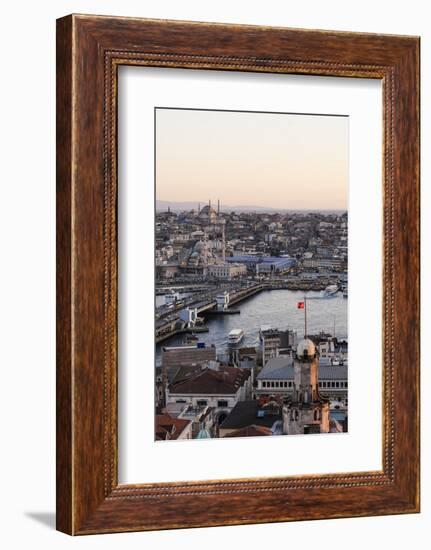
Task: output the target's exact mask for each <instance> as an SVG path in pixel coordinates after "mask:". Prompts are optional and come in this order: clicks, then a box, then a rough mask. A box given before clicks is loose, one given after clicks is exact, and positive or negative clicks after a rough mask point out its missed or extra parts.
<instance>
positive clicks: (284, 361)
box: [257, 355, 347, 380]
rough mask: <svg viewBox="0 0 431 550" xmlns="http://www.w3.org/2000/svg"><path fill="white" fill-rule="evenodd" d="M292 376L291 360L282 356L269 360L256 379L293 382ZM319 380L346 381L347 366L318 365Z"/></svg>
mask: <svg viewBox="0 0 431 550" xmlns="http://www.w3.org/2000/svg"><path fill="white" fill-rule="evenodd" d="M293 376H294V373H293V359H292V358H291V357H289V356H286V355H284V356H280V357H274V358H273V359H270V360H269V361H268V362H267V364H266V365H265V366H264V368H263V369H262V370H261V371H260V373H259V374H258V376H257V379H258V380H293ZM319 380H347V365H329V364H319Z"/></svg>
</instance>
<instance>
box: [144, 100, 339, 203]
mask: <svg viewBox="0 0 431 550" xmlns="http://www.w3.org/2000/svg"><path fill="white" fill-rule="evenodd" d="M155 116H156V179H157V193H156V194H157V200H159V201H167V202H173V203H177V202H178V203H180V202H187V203H191V202H194V203H196V205H197V204H198V203H199V202H200V203H201V204H202V205H203V204H207V203H208V199H209V198H211V199H213V200H214V199H215V198H217V197H222V205H224V206H225V207H226V206H228V207H234V206H237V207H239V206H242V205H244V206H243V207H250V208H260V209H264V208H267V209H271V210H275V209H276V208H279V209H280V210H347V191H348V185H347V184H348V117H338V116H337V117H335V116H330V115H305V114H288V113H286V114H280V113H261V112H251V113H250V112H242V111H210V110H208V111H205V110H192V109H164V108H157V109H156V115H155ZM263 190H264V193H263V192H262V191H263ZM204 197H208V199H204V200H199V199H203V198H204ZM244 197H246V200H244ZM196 199H197V200H196ZM274 205H277V207H275V206H274ZM213 206H215V204H214V203H213Z"/></svg>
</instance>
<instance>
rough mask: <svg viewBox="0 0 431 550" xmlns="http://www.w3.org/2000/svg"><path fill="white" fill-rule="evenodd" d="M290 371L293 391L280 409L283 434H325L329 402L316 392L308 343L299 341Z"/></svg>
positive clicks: (315, 361)
mask: <svg viewBox="0 0 431 550" xmlns="http://www.w3.org/2000/svg"><path fill="white" fill-rule="evenodd" d="M293 369H294V381H293V382H294V384H293V392H292V394H291V395H290V396H289V398H288V399H287V402H286V404H285V405H284V406H283V433H284V434H286V435H295V434H296V435H297V434H308V433H328V432H329V430H330V424H329V400H328V399H326V398H323V397H321V395H320V393H319V386H318V380H319V378H318V370H319V360H318V355H317V351H316V347H315V345H314V343H313V341H312V340H310V339H308V338H306V339H304V340H301V341H300V342H299V344H298V346H297V349H296V354H295V358H294V361H293Z"/></svg>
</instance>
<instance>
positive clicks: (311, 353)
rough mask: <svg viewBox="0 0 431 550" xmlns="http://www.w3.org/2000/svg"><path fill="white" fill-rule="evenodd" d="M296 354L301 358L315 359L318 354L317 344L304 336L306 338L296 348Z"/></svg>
mask: <svg viewBox="0 0 431 550" xmlns="http://www.w3.org/2000/svg"><path fill="white" fill-rule="evenodd" d="M296 355H297V357H298V358H300V359H305V358H310V359H313V358H314V357H315V355H316V346H315V345H314V343H313V341H312V340H310V339H309V338H304V340H301V341H300V342H299V343H298V347H297V348H296Z"/></svg>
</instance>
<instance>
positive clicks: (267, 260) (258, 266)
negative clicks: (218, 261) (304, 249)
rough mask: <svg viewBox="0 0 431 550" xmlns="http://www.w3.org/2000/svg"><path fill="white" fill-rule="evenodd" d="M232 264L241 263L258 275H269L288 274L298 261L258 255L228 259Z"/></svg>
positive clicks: (244, 255)
mask: <svg viewBox="0 0 431 550" xmlns="http://www.w3.org/2000/svg"><path fill="white" fill-rule="evenodd" d="M226 261H227V262H230V263H241V264H244V265H246V266H247V267H248V268H249V269H250V270H252V271H255V272H256V274H262V275H268V274H271V273H277V274H281V273H287V272H288V271H289V270H290V269H291V268H292V267H293V266H294V265H296V260H295V259H294V258H291V257H289V256H286V255H284V256H283V257H278V256H262V255H258V254H243V255H234V256H230V257H227V258H226Z"/></svg>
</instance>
